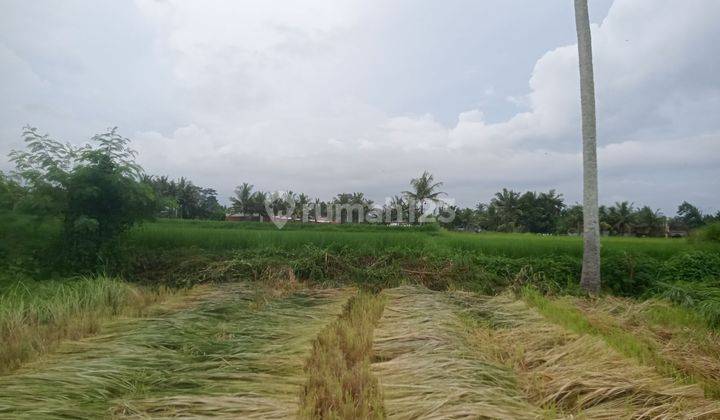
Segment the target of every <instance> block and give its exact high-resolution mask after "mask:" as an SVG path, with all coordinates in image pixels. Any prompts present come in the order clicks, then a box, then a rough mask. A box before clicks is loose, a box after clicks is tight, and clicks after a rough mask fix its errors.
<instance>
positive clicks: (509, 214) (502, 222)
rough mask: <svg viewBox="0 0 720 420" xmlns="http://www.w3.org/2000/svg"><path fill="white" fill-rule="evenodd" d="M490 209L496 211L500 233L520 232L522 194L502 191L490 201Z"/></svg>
mask: <svg viewBox="0 0 720 420" xmlns="http://www.w3.org/2000/svg"><path fill="white" fill-rule="evenodd" d="M490 207H493V208H494V209H495V214H496V215H497V220H498V225H497V229H498V230H499V231H501V232H514V231H516V230H518V219H519V218H520V193H518V192H515V191H513V190H508V189H507V188H503V190H502V191H500V192H496V193H495V197H493V199H492V201H490Z"/></svg>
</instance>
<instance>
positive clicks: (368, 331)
mask: <svg viewBox="0 0 720 420" xmlns="http://www.w3.org/2000/svg"><path fill="white" fill-rule="evenodd" d="M383 305H384V300H383V298H382V297H380V296H378V295H373V294H370V293H367V292H360V293H359V294H358V295H356V296H355V297H353V298H352V299H351V300H350V301H349V302H348V304H347V306H346V308H345V311H344V312H343V314H342V315H341V316H340V318H339V319H338V320H337V321H335V322H334V323H332V324H331V325H329V326H328V327H327V328H325V329H324V330H323V331H321V332H320V334H319V335H318V337H317V339H316V340H315V341H314V342H313V349H312V352H311V354H310V357H309V358H308V360H307V363H306V365H305V374H306V376H307V382H306V383H305V386H304V388H303V392H302V395H301V403H300V409H301V410H300V417H301V418H323V419H334V418H338V419H369V418H384V411H383V397H382V392H381V390H380V386H379V384H378V381H377V379H376V378H375V377H374V376H373V374H372V372H371V370H370V361H371V358H372V342H373V330H374V328H375V324H376V323H377V321H378V320H379V319H380V316H381V315H382V312H383Z"/></svg>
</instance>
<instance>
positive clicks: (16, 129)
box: [0, 0, 720, 214]
mask: <svg viewBox="0 0 720 420" xmlns="http://www.w3.org/2000/svg"><path fill="white" fill-rule="evenodd" d="M0 3H1V6H2V14H1V15H0V154H1V155H2V156H6V155H7V153H8V152H9V151H10V150H11V149H13V148H18V147H21V146H22V143H21V138H20V133H21V131H22V127H23V126H24V125H25V124H31V125H33V126H36V127H38V128H39V129H40V130H41V131H42V132H47V133H50V134H51V135H52V136H54V137H55V138H57V139H60V140H63V141H70V142H73V143H84V142H86V141H87V140H88V139H89V138H90V137H91V136H92V135H93V134H95V133H98V132H101V131H103V130H104V129H105V128H107V127H112V126H118V127H119V129H120V132H121V133H122V134H123V135H125V136H127V137H130V138H131V139H132V140H133V147H134V148H135V149H137V150H138V151H139V152H140V156H139V160H140V162H141V163H142V165H143V166H144V167H145V169H146V171H147V172H148V173H151V174H167V175H170V176H172V177H179V176H181V175H184V176H186V177H189V178H190V179H192V180H193V181H194V182H195V183H196V184H200V185H202V186H209V187H214V188H216V189H217V190H218V192H219V194H220V196H221V198H222V199H223V200H226V199H227V197H228V196H229V195H230V194H231V192H232V189H233V187H234V186H235V185H237V184H240V183H242V182H250V183H252V184H255V185H256V187H258V188H261V189H265V190H276V189H282V190H287V189H291V190H293V191H303V192H306V193H308V194H310V195H311V196H318V197H320V198H324V199H327V198H330V197H331V196H333V195H334V194H336V193H338V192H352V191H363V192H365V193H366V194H367V195H369V196H370V197H371V198H373V199H375V200H376V201H382V200H383V199H384V197H386V196H391V195H393V194H397V193H398V192H399V191H401V190H404V189H407V187H408V185H407V184H408V181H409V180H410V178H412V177H415V176H417V175H419V174H420V173H421V172H422V171H423V170H425V169H427V170H430V171H431V172H432V173H434V174H435V175H436V177H437V178H438V179H439V180H441V181H444V182H445V186H444V190H445V191H447V193H448V194H449V196H450V197H452V198H454V199H455V200H457V202H458V203H460V204H462V205H466V206H471V205H475V204H476V203H477V202H478V201H488V200H489V199H490V198H491V195H492V193H494V192H495V191H497V190H499V189H501V188H503V187H508V188H514V189H518V190H527V189H531V190H548V189H550V188H555V189H557V190H558V191H560V192H562V193H563V194H564V195H565V197H566V200H567V201H568V202H569V203H573V202H575V201H579V200H580V197H581V180H580V175H581V156H580V145H581V140H580V124H579V123H580V117H579V113H580V101H579V81H578V79H579V76H578V70H577V49H576V48H577V47H576V45H575V42H576V40H575V23H574V14H573V9H572V7H573V2H572V1H571V0H543V1H536V0H449V1H431V0H388V1H368V0H362V1H360V0H358V1H342V0H333V1H327V0H310V1H298V0H287V1H278V0H273V1H266V0H257V1H239V0H238V1H234V0H228V1H186V0H165V1H155V0H137V1H134V2H131V1H95V0H92V1H91V0H87V1H76V0H64V1H62V2H56V1H26V0H17V1H9V0H0ZM590 14H591V21H592V23H593V28H592V29H593V48H594V57H595V71H596V89H597V102H598V135H599V139H598V142H599V170H600V201H601V202H602V203H612V202H614V201H620V200H629V201H633V202H635V203H636V204H637V205H639V204H648V205H650V206H652V207H654V208H660V209H662V210H664V211H665V213H666V214H674V212H675V209H676V207H677V205H678V204H679V202H681V201H682V200H688V201H691V202H693V203H696V204H698V205H699V206H700V207H701V208H703V209H704V210H706V211H713V212H714V211H717V210H720V25H719V24H718V22H720V1H717V0H615V1H612V0H590ZM0 169H2V170H8V169H11V165H10V163H9V162H8V161H7V158H2V159H0Z"/></svg>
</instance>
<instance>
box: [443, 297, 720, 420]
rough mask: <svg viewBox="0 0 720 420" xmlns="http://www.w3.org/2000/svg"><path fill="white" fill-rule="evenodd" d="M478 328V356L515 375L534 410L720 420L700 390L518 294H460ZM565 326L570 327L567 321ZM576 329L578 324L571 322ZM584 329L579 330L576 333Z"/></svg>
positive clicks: (718, 410) (603, 416) (607, 416)
mask: <svg viewBox="0 0 720 420" xmlns="http://www.w3.org/2000/svg"><path fill="white" fill-rule="evenodd" d="M455 297H456V299H458V300H459V301H462V302H465V304H466V313H467V320H468V323H469V324H471V325H474V342H475V348H476V351H477V352H478V354H481V355H483V357H485V358H486V359H487V360H488V362H491V363H493V362H494V363H498V362H499V363H502V364H504V365H505V366H507V367H509V368H512V369H513V370H514V371H515V372H516V373H517V375H518V377H519V378H520V386H521V388H522V389H523V391H524V393H525V395H526V396H527V398H528V399H529V400H530V401H532V402H533V403H535V404H537V405H540V406H542V407H545V408H546V409H548V410H552V411H555V413H556V415H557V416H569V417H581V418H599V419H613V418H635V419H671V418H718V417H720V404H718V403H717V402H715V401H712V400H708V399H706V398H705V397H704V395H703V391H702V389H701V388H700V387H699V386H697V385H688V384H683V383H680V382H678V381H677V380H676V379H674V378H671V377H667V376H663V375H661V374H659V373H658V371H657V370H656V369H655V368H653V367H650V366H646V365H643V364H641V363H639V362H638V360H637V359H635V358H633V357H628V356H625V355H623V354H622V353H620V352H619V351H618V350H616V349H615V348H613V347H611V346H610V345H609V344H608V343H607V342H606V341H605V340H604V339H603V338H602V337H601V336H598V335H594V334H589V333H583V332H573V331H571V330H569V329H567V328H565V327H562V326H560V325H558V324H557V323H555V322H558V321H560V318H561V317H562V316H564V315H566V314H565V313H564V312H562V311H559V312H555V315H552V313H553V312H552V311H551V310H548V308H547V307H546V308H544V312H543V315H546V312H547V315H550V317H551V318H554V319H553V321H554V322H549V321H548V320H547V319H546V318H545V317H544V316H543V315H540V314H539V313H538V312H537V311H536V310H535V309H533V308H530V307H528V306H527V305H526V304H525V303H524V302H523V301H522V300H516V299H515V298H513V297H512V296H510V295H502V296H497V297H493V298H490V297H478V296H473V295H469V294H462V293H456V294H455ZM560 323H562V322H560ZM568 324H569V325H571V326H572V324H571V323H568ZM573 329H577V328H573Z"/></svg>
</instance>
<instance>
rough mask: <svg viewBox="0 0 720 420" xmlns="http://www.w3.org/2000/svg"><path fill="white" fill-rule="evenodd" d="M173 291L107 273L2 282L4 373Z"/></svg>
mask: <svg viewBox="0 0 720 420" xmlns="http://www.w3.org/2000/svg"><path fill="white" fill-rule="evenodd" d="M167 293H168V292H167V290H165V289H156V290H149V289H146V288H143V287H139V286H134V285H131V284H129V283H126V282H123V281H120V280H117V279H113V278H109V277H104V276H100V277H95V278H90V277H85V278H80V279H74V280H48V281H42V282H36V281H16V282H11V283H8V284H4V285H2V288H0V342H1V343H2V346H0V373H5V372H8V371H11V370H13V369H15V368H17V367H18V366H20V365H21V364H22V363H24V362H27V361H29V360H32V359H33V358H35V357H37V356H39V355H42V354H45V353H47V352H49V351H50V350H52V349H53V348H54V347H55V346H56V345H57V344H58V342H60V341H61V340H63V339H72V340H75V339H79V338H81V337H84V336H87V335H90V334H94V333H97V332H98V331H99V330H100V326H101V324H102V322H103V321H104V320H106V319H107V318H110V317H114V316H118V315H139V314H141V313H142V312H143V311H144V310H145V309H146V308H147V307H148V306H149V305H150V304H151V303H155V302H157V301H159V300H161V299H162V298H164V297H165V296H166V295H167Z"/></svg>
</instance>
